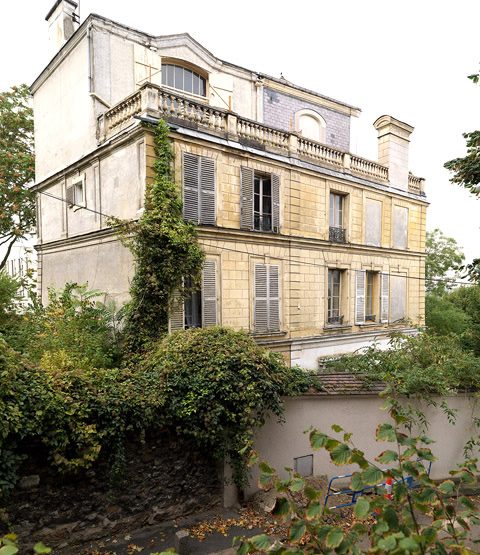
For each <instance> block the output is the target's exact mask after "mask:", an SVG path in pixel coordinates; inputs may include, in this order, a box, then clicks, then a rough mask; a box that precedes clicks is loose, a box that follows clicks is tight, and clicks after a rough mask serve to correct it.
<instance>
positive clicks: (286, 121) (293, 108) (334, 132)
mask: <svg viewBox="0 0 480 555" xmlns="http://www.w3.org/2000/svg"><path fill="white" fill-rule="evenodd" d="M307 108H309V109H310V110H314V111H315V112H317V113H318V114H320V115H321V116H322V117H323V119H324V120H325V123H326V124H327V126H326V127H327V129H326V131H327V134H326V143H327V145H330V146H333V147H335V148H339V149H341V150H346V151H349V150H350V116H347V115H345V114H341V113H340V112H335V111H334V110H329V109H328V108H324V107H322V106H318V104H313V103H311V102H307V101H306V100H301V99H300V98H295V97H294V96H289V95H287V94H283V93H281V92H279V91H274V90H272V89H269V88H267V87H265V89H264V93H263V118H264V123H265V125H271V126H272V127H277V128H279V129H284V130H285V131H290V121H291V122H292V126H293V127H294V126H295V113H296V112H298V111H299V110H303V109H307Z"/></svg>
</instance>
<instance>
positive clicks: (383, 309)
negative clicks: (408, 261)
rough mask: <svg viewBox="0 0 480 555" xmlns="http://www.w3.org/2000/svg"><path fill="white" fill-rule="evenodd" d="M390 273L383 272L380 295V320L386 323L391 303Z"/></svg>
mask: <svg viewBox="0 0 480 555" xmlns="http://www.w3.org/2000/svg"><path fill="white" fill-rule="evenodd" d="M389 292H390V284H389V275H388V274H386V273H382V283H381V296H380V321H381V322H383V323H385V322H388V305H389Z"/></svg>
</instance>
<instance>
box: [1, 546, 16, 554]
mask: <svg viewBox="0 0 480 555" xmlns="http://www.w3.org/2000/svg"><path fill="white" fill-rule="evenodd" d="M17 552H18V547H15V546H14V545H4V546H3V547H0V555H15V553H17Z"/></svg>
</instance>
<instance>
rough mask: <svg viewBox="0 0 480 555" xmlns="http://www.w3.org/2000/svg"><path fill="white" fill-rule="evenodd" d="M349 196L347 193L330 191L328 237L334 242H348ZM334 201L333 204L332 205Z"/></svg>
mask: <svg viewBox="0 0 480 555" xmlns="http://www.w3.org/2000/svg"><path fill="white" fill-rule="evenodd" d="M347 197H348V195H347V194H345V193H341V192H338V191H330V195H329V205H328V239H329V241H332V242H334V243H346V242H347V231H346V225H345V222H346V209H347ZM332 201H333V205H332ZM337 201H338V205H339V206H338V205H337Z"/></svg>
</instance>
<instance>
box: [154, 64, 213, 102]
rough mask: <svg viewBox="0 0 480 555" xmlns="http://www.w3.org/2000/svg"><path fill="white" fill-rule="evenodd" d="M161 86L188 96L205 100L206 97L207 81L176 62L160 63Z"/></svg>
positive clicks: (196, 72) (197, 73)
mask: <svg viewBox="0 0 480 555" xmlns="http://www.w3.org/2000/svg"><path fill="white" fill-rule="evenodd" d="M162 85H165V86H166V87H170V88H172V89H176V90H178V91H183V92H184V93H186V94H188V95H190V94H191V95H195V96H200V97H202V98H205V97H206V96H207V79H206V77H205V76H203V75H201V74H200V73H199V72H198V71H195V70H194V69H192V68H190V67H188V66H187V65H185V66H184V65H181V64H180V63H178V62H175V63H174V62H167V63H162Z"/></svg>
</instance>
